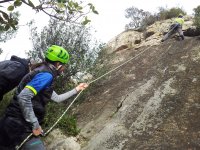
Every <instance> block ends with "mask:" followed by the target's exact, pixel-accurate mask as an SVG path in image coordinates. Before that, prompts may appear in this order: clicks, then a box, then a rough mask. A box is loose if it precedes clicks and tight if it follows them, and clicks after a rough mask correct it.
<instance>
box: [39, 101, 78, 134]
mask: <svg viewBox="0 0 200 150" xmlns="http://www.w3.org/2000/svg"><path fill="white" fill-rule="evenodd" d="M66 108H67V106H66V104H65V103H59V104H58V103H54V102H50V103H49V104H48V105H47V108H46V110H47V112H48V113H46V116H45V118H44V123H43V126H42V127H43V129H44V130H45V131H46V130H48V129H49V128H50V127H51V126H52V125H53V124H54V123H55V122H56V121H57V119H58V118H59V117H60V116H61V115H62V113H63V112H64V111H65V110H66ZM68 114H69V113H68ZM68 114H65V115H64V116H63V118H62V119H61V120H60V121H59V122H58V124H57V126H56V127H57V128H59V129H61V130H62V132H63V133H65V134H67V135H72V136H76V135H77V134H78V133H79V132H80V129H78V127H77V123H76V118H75V117H74V116H73V115H68Z"/></svg>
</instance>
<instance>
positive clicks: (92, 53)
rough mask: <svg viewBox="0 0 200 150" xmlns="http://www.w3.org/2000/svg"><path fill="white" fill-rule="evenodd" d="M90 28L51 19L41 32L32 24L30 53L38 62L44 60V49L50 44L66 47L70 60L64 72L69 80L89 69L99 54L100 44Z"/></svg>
mask: <svg viewBox="0 0 200 150" xmlns="http://www.w3.org/2000/svg"><path fill="white" fill-rule="evenodd" d="M90 30H91V29H90V27H86V26H84V25H76V24H67V23H66V22H64V21H62V22H61V21H60V22H57V21H56V20H50V22H49V24H48V26H46V27H44V28H43V30H42V31H41V33H38V32H37V28H36V27H33V26H32V27H31V37H32V43H33V50H31V51H29V53H28V55H29V56H30V57H31V58H32V59H34V60H35V61H36V62H38V61H41V60H44V51H46V49H47V48H48V47H49V46H50V45H53V44H55V45H60V46H62V47H64V48H66V49H67V50H68V52H69V54H70V62H69V65H67V66H68V67H67V69H66V72H65V73H64V78H65V81H67V80H69V77H70V76H74V75H75V74H76V73H77V72H84V71H87V70H88V69H89V67H90V66H91V65H92V64H93V62H94V60H95V58H96V57H97V55H98V51H99V46H98V45H99V44H98V42H97V41H94V40H92V36H91V34H90ZM60 81H61V82H62V81H63V80H60ZM57 83H59V82H57ZM61 84H62V83H61Z"/></svg>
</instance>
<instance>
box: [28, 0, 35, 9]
mask: <svg viewBox="0 0 200 150" xmlns="http://www.w3.org/2000/svg"><path fill="white" fill-rule="evenodd" d="M28 3H29V5H30V6H31V7H33V8H35V5H34V4H33V2H31V0H28Z"/></svg>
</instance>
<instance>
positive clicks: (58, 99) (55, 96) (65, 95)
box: [51, 89, 78, 103]
mask: <svg viewBox="0 0 200 150" xmlns="http://www.w3.org/2000/svg"><path fill="white" fill-rule="evenodd" d="M77 93H78V92H77V91H76V89H73V90H71V91H68V92H66V93H63V94H60V95H58V94H57V93H56V92H55V91H53V93H52V96H51V100H53V101H55V102H58V103H59V102H62V101H65V100H66V99H68V98H70V97H71V96H73V95H75V94H77Z"/></svg>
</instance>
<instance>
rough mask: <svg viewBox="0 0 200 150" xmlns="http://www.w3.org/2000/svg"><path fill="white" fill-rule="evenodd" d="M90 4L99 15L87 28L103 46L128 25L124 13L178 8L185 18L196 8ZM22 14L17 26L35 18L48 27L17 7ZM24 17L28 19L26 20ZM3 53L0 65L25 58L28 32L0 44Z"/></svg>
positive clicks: (167, 2)
mask: <svg viewBox="0 0 200 150" xmlns="http://www.w3.org/2000/svg"><path fill="white" fill-rule="evenodd" d="M87 1H89V2H91V3H93V4H94V6H95V7H96V10H97V11H98V12H99V15H92V16H91V17H90V19H91V20H92V23H91V25H92V26H93V27H94V28H95V30H96V33H95V37H96V38H97V39H100V40H101V41H103V42H105V43H106V42H108V41H109V40H111V39H112V38H114V37H115V36H116V35H118V34H120V33H121V32H123V31H124V27H125V25H126V24H127V23H128V22H129V20H128V19H126V18H125V9H127V8H129V7H132V6H134V7H137V8H139V9H143V10H145V11H150V12H157V10H158V7H161V6H162V7H167V8H171V7H176V6H178V7H182V8H183V9H184V10H185V11H186V12H187V13H188V14H192V13H193V8H196V7H197V6H198V5H200V0H87ZM19 11H20V12H22V15H21V18H20V25H24V24H26V22H27V18H30V19H32V18H35V19H36V23H37V24H38V26H40V28H41V26H44V25H46V24H47V23H48V17H47V16H45V15H44V14H42V13H39V14H36V13H35V12H34V11H33V10H31V9H30V8H27V7H23V9H22V7H19ZM27 16H28V17H27ZM0 47H1V48H2V49H3V50H4V53H3V54H1V55H0V61H1V60H4V59H10V56H11V55H18V56H21V57H26V56H25V51H28V50H30V49H31V48H32V45H31V42H30V41H29V29H28V27H26V26H22V27H21V28H20V29H19V30H18V33H17V36H16V38H13V39H12V40H9V41H7V42H6V43H0Z"/></svg>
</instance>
